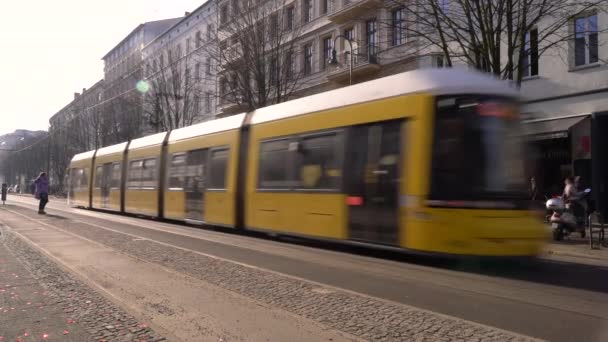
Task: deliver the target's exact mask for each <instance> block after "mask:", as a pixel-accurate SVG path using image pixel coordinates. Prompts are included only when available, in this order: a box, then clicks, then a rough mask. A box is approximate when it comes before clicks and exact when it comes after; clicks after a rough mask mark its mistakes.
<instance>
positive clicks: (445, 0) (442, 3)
mask: <svg viewBox="0 0 608 342" xmlns="http://www.w3.org/2000/svg"><path fill="white" fill-rule="evenodd" d="M437 6H438V7H439V9H440V10H441V11H443V12H444V13H445V12H447V11H448V9H449V8H450V0H437Z"/></svg>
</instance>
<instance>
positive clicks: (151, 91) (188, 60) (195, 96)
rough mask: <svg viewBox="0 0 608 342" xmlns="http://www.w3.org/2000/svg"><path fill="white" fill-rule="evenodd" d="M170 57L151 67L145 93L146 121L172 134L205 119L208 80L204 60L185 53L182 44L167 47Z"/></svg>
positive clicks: (149, 66)
mask: <svg viewBox="0 0 608 342" xmlns="http://www.w3.org/2000/svg"><path fill="white" fill-rule="evenodd" d="M165 50H166V56H167V58H164V56H165V54H164V53H162V52H161V56H162V57H159V58H158V59H157V62H156V63H154V64H150V63H149V65H147V69H148V70H150V71H149V72H148V77H147V83H146V87H147V89H144V92H145V95H144V96H145V98H144V116H145V120H146V121H147V122H148V123H149V124H150V126H151V127H152V128H153V129H154V130H155V131H156V132H161V131H170V130H173V129H176V128H180V127H185V126H189V125H192V124H193V123H195V122H196V121H197V120H199V119H200V118H201V110H202V108H201V101H202V98H203V89H204V80H203V79H202V78H201V70H200V65H201V64H200V60H199V59H200V56H199V55H198V54H196V53H191V52H190V46H187V48H186V51H182V46H181V44H180V43H174V44H171V45H170V46H167V47H165ZM154 66H156V67H154Z"/></svg>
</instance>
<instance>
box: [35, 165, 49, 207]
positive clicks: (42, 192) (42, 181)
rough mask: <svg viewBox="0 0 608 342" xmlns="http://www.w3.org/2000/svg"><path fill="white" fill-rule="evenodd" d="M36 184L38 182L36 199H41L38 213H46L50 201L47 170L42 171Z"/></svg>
mask: <svg viewBox="0 0 608 342" xmlns="http://www.w3.org/2000/svg"><path fill="white" fill-rule="evenodd" d="M34 184H36V199H39V200H40V205H38V214H40V215H44V214H46V212H45V211H44V207H45V206H46V204H47V203H48V202H49V179H48V178H47V177H46V172H40V175H39V176H38V178H36V180H35V181H34Z"/></svg>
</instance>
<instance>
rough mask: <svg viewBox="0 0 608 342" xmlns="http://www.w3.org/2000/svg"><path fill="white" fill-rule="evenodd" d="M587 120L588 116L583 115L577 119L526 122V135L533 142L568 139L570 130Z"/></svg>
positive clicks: (576, 117)
mask: <svg viewBox="0 0 608 342" xmlns="http://www.w3.org/2000/svg"><path fill="white" fill-rule="evenodd" d="M586 118H587V116H586V115H581V116H575V117H566V118H557V119H547V120H544V119H543V120H532V121H528V122H524V125H523V127H524V134H526V135H527V136H528V138H529V139H531V140H548V139H559V138H567V137H568V131H569V130H570V128H571V127H572V126H574V125H576V124H577V123H579V122H581V121H583V120H585V119H586Z"/></svg>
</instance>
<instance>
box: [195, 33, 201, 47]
mask: <svg viewBox="0 0 608 342" xmlns="http://www.w3.org/2000/svg"><path fill="white" fill-rule="evenodd" d="M202 40H203V36H202V35H201V31H196V38H195V39H194V46H195V47H196V48H197V49H198V48H200V47H201V41H202Z"/></svg>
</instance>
